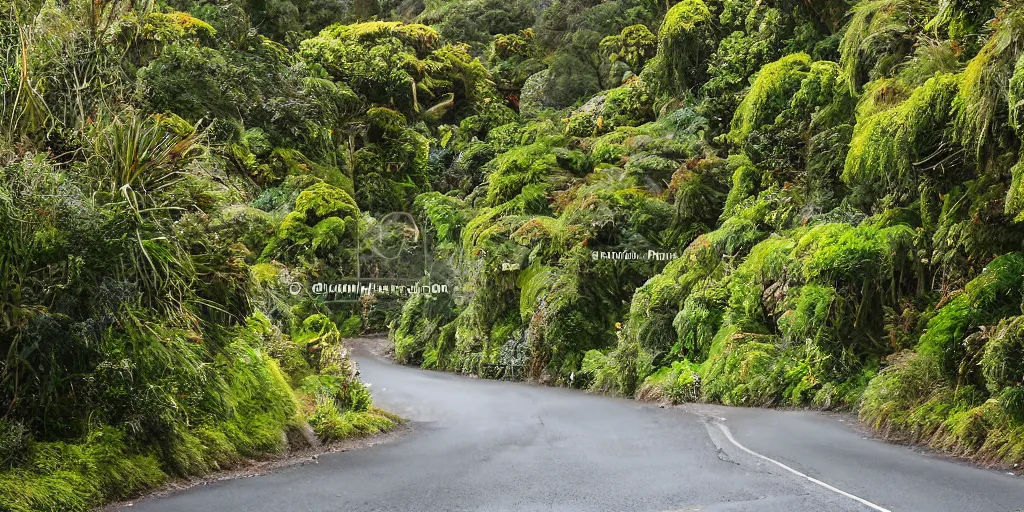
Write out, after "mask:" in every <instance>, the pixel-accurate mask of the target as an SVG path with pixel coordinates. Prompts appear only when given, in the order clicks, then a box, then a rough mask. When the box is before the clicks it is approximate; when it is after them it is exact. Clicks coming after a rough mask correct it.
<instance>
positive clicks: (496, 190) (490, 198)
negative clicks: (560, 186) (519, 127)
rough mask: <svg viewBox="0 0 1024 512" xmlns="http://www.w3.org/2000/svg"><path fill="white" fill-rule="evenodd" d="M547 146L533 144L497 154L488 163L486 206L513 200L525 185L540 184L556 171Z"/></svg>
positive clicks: (540, 143)
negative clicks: (491, 166) (489, 169)
mask: <svg viewBox="0 0 1024 512" xmlns="http://www.w3.org/2000/svg"><path fill="white" fill-rule="evenodd" d="M550 149H551V145H550V144H547V143H544V142H535V143H533V144H530V145H528V146H521V147H517V148H515V149H512V150H510V151H508V152H506V153H503V154H501V155H500V156H498V158H496V159H494V160H493V161H492V163H491V164H489V165H493V169H492V170H491V173H490V174H489V175H488V178H487V179H488V189H487V204H488V205H490V206H498V205H500V204H502V203H504V202H506V201H509V200H511V199H513V198H514V197H515V196H517V195H519V193H520V192H522V191H523V188H524V187H526V186H527V185H537V184H541V183H543V182H544V181H545V180H546V179H547V178H548V177H549V176H550V175H551V174H553V173H554V171H555V170H556V168H557V164H556V160H555V155H554V154H553V153H552V152H551V151H550Z"/></svg>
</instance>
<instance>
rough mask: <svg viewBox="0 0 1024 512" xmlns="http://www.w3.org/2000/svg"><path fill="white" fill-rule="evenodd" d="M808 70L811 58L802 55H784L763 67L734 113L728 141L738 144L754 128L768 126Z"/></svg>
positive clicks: (788, 102)
mask: <svg viewBox="0 0 1024 512" xmlns="http://www.w3.org/2000/svg"><path fill="white" fill-rule="evenodd" d="M810 69H811V57H810V56H809V55H807V54H806V53H795V54H792V55H787V56H785V57H783V58H781V59H779V60H777V61H775V62H772V63H770V64H765V66H764V67H763V68H761V71H759V72H758V73H757V75H756V76H755V78H754V80H753V83H752V84H751V86H750V91H748V92H747V94H746V96H744V98H743V101H742V102H741V103H740V105H739V107H738V108H737V109H736V114H735V115H734V116H733V119H732V128H731V130H730V132H729V140H730V141H732V142H733V143H734V144H742V143H743V141H745V140H746V138H747V136H749V135H750V133H751V132H753V131H754V130H755V129H756V128H758V127H761V126H764V125H769V124H772V123H773V122H774V121H775V118H776V117H777V116H778V115H779V113H780V112H782V110H783V109H785V108H786V107H787V106H789V104H790V101H791V98H792V96H793V94H794V93H796V91H797V90H798V89H799V88H800V84H801V82H803V80H804V78H805V77H806V76H807V72H808V71H809V70H810Z"/></svg>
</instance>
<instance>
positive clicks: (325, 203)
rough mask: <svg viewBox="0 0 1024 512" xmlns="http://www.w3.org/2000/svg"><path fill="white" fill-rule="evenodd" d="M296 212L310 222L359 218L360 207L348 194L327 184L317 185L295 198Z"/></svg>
mask: <svg viewBox="0 0 1024 512" xmlns="http://www.w3.org/2000/svg"><path fill="white" fill-rule="evenodd" d="M295 211H296V212H298V213H301V214H303V215H305V216H306V218H307V219H308V220H310V221H312V220H314V219H316V220H320V219H326V218H327V217H340V218H345V217H359V207H358V206H356V202H355V200H353V199H352V196H350V195H348V193H347V192H345V191H344V190H342V189H340V188H338V187H332V186H331V185H328V184H326V183H322V182H321V183H316V184H313V185H311V186H310V187H309V188H307V189H305V190H303V191H302V192H301V193H300V194H299V196H298V197H297V198H295Z"/></svg>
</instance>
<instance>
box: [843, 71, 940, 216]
mask: <svg viewBox="0 0 1024 512" xmlns="http://www.w3.org/2000/svg"><path fill="white" fill-rule="evenodd" d="M959 83H960V81H959V80H958V79H957V77H955V76H953V75H939V76H936V77H934V78H932V79H930V80H928V81H927V82H926V83H925V84H924V85H922V86H921V87H918V88H917V89H915V90H914V92H913V94H911V96H910V98H909V99H907V100H906V101H904V102H903V103H900V104H899V105H898V106H895V107H893V108H890V109H888V110H883V111H881V112H878V113H876V114H873V115H871V116H870V117H867V118H864V119H858V120H857V126H856V128H855V129H854V133H853V140H852V142H851V143H850V152H849V154H848V155H847V157H846V165H845V168H844V170H843V181H844V182H846V183H847V184H848V185H849V186H850V187H851V188H853V189H854V193H855V194H856V196H855V197H858V198H860V199H861V200H862V201H863V200H866V201H868V202H870V201H873V200H875V199H877V198H879V197H881V196H883V195H885V194H889V195H891V196H893V197H894V198H896V199H902V198H905V196H906V195H907V194H910V193H914V192H916V191H917V185H918V183H919V180H920V178H919V174H920V173H919V171H920V170H921V167H922V166H923V165H924V164H926V163H928V162H932V161H939V162H940V161H941V159H940V158H937V155H938V156H945V155H948V153H950V152H952V151H953V150H954V148H952V147H950V142H951V141H950V138H949V137H948V136H947V135H946V126H947V124H948V123H949V121H950V108H951V105H952V102H953V98H954V96H955V95H956V94H957V90H958V86H959ZM933 165H934V164H933ZM940 170H941V169H940Z"/></svg>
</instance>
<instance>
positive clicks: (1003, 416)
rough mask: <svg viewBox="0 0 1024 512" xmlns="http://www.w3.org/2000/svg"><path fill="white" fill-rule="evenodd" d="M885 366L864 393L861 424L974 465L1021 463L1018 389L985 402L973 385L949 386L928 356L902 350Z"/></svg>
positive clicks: (1023, 423) (1023, 444)
mask: <svg viewBox="0 0 1024 512" xmlns="http://www.w3.org/2000/svg"><path fill="white" fill-rule="evenodd" d="M890 363H891V364H890V366H889V367H888V368H886V369H885V370H883V371H882V372H881V373H880V374H879V375H878V377H876V378H875V379H874V380H872V381H871V383H870V384H869V385H868V387H867V389H866V390H865V391H864V399H863V403H862V405H861V409H860V417H861V420H863V421H865V422H867V423H868V424H870V425H871V426H873V427H874V428H875V429H877V430H880V431H881V432H882V433H883V434H884V435H885V436H886V437H888V438H891V439H898V440H902V441H910V442H924V443H927V444H929V445H930V446H932V447H934V448H937V449H941V450H946V451H948V452H951V453H954V454H956V455H959V456H962V457H968V458H972V459H975V460H978V461H979V462H983V463H988V464H1004V465H1007V466H1011V465H1014V464H1019V463H1021V461H1024V441H1022V440H1024V437H1022V434H1024V418H1022V417H1021V416H1020V412H1021V409H1020V408H1019V407H1020V404H1021V402H1020V401H1019V400H1018V399H1017V398H1016V396H1019V395H1016V392H1017V391H1019V390H1020V386H1019V385H1018V386H1015V387H1012V388H1006V391H1007V393H1004V394H1003V395H1002V396H1001V397H997V398H996V399H988V400H986V399H985V398H984V395H983V394H981V393H980V392H979V391H978V389H977V388H975V387H974V386H962V387H956V388H954V387H953V386H950V385H949V383H948V381H946V380H945V379H944V378H943V376H942V371H941V369H940V364H939V363H938V362H937V361H936V360H935V359H934V358H932V357H930V356H927V355H922V354H920V353H912V352H909V351H908V352H904V353H900V354H898V355H896V356H893V357H892V358H891V361H890ZM1000 398H1001V399H1000Z"/></svg>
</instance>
